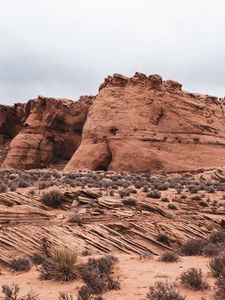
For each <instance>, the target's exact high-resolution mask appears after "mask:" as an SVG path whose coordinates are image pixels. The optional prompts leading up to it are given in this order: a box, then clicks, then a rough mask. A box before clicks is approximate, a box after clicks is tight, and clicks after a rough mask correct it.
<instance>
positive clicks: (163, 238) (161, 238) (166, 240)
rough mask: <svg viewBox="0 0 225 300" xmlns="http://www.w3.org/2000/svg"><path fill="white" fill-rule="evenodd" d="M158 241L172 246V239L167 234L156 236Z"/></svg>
mask: <svg viewBox="0 0 225 300" xmlns="http://www.w3.org/2000/svg"><path fill="white" fill-rule="evenodd" d="M156 240H157V241H158V242H160V243H163V244H165V245H168V246H169V245H170V238H169V237H168V235H166V234H165V233H158V234H157V236H156Z"/></svg>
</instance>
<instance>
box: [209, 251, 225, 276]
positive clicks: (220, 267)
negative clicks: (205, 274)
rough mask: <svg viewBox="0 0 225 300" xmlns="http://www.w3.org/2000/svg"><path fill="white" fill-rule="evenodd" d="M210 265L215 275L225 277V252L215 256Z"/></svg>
mask: <svg viewBox="0 0 225 300" xmlns="http://www.w3.org/2000/svg"><path fill="white" fill-rule="evenodd" d="M209 265H210V268H211V271H212V273H213V275H214V276H215V277H224V278H225V252H223V253H221V254H220V255H218V256H215V257H213V258H212V259H211V261H210V264H209Z"/></svg>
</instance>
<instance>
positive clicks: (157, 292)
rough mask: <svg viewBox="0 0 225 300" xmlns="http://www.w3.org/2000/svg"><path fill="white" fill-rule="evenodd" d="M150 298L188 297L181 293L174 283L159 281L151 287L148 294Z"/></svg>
mask: <svg viewBox="0 0 225 300" xmlns="http://www.w3.org/2000/svg"><path fill="white" fill-rule="evenodd" d="M147 299H149V300H185V299H186V297H185V296H182V295H180V293H179V292H178V291H177V290H176V287H175V285H174V284H170V283H168V282H162V281H157V282H156V283H155V285H154V286H151V287H150V290H149V292H148V294H147Z"/></svg>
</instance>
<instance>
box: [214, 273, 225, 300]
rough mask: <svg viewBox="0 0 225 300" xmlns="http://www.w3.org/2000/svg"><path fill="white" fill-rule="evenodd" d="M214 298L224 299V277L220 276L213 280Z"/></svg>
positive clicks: (216, 299) (217, 299)
mask: <svg viewBox="0 0 225 300" xmlns="http://www.w3.org/2000/svg"><path fill="white" fill-rule="evenodd" d="M215 290H216V293H215V297H214V299H215V300H224V299H225V277H224V276H221V277H218V278H217V279H216V282H215Z"/></svg>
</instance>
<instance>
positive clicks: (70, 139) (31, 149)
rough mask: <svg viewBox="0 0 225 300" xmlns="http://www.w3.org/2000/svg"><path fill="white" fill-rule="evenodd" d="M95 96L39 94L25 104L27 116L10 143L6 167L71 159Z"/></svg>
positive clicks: (33, 166)
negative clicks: (63, 96)
mask: <svg viewBox="0 0 225 300" xmlns="http://www.w3.org/2000/svg"><path fill="white" fill-rule="evenodd" d="M92 99H93V97H81V99H80V100H79V101H77V102H73V101H71V100H68V99H55V98H47V97H41V96H39V97H38V98H37V99H35V100H30V101H29V102H28V103H27V105H26V107H25V115H26V120H25V122H24V123H23V126H22V128H21V130H20V132H19V134H18V135H17V136H16V137H15V138H14V139H13V141H12V142H11V144H10V149H9V152H8V155H7V157H6V160H5V162H4V164H3V166H4V167H11V168H18V169H32V168H43V167H48V166H49V165H50V164H51V163H57V162H58V161H61V160H69V159H70V158H71V156H72V155H73V153H74V151H75V150H76V149H77V147H78V146H79V144H80V142H81V135H82V128H83V124H84V122H85V120H86V116H87V112H88V107H89V105H90V104H91V103H92Z"/></svg>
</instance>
